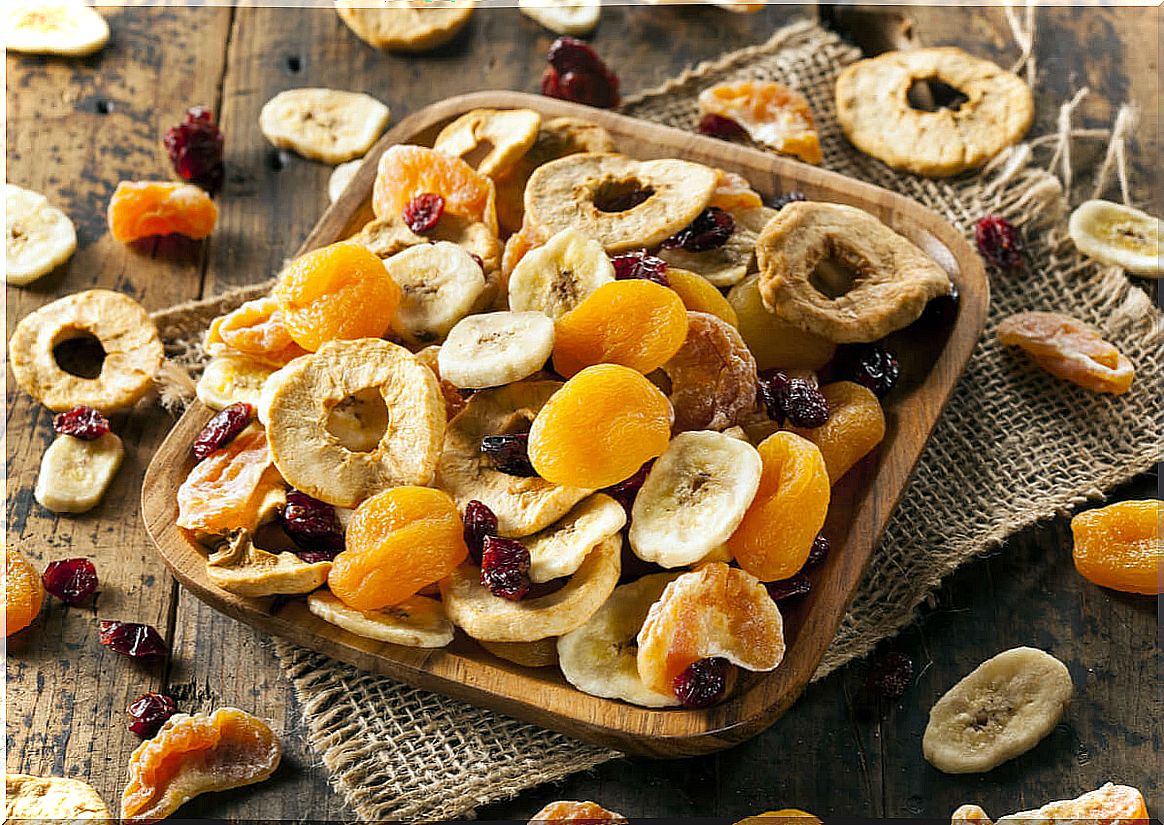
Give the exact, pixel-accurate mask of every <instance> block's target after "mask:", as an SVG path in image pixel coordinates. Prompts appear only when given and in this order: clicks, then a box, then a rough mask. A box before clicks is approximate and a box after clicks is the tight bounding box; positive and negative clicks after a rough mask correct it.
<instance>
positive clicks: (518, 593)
mask: <svg viewBox="0 0 1164 825" xmlns="http://www.w3.org/2000/svg"><path fill="white" fill-rule="evenodd" d="M529 563H530V559H529V550H527V549H525V545H523V544H522V543H521V542H520V541H515V540H513V539H503V538H500V537H499V536H486V537H485V541H484V542H483V543H482V549H481V584H482V585H484V586H485V587H487V588H489V592H490V593H492V594H493V595H494V596H499V597H500V598H502V599H509V600H510V601H511V602H516V601H520V600H521V599H523V598H525V595H526V594H527V593H529V588H530V585H531V582H530V578H529Z"/></svg>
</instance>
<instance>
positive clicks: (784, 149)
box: [699, 80, 823, 163]
mask: <svg viewBox="0 0 1164 825" xmlns="http://www.w3.org/2000/svg"><path fill="white" fill-rule="evenodd" d="M699 108H700V109H701V110H703V111H704V112H706V113H708V114H712V115H719V116H720V117H726V118H728V119H730V120H734V121H735V122H736V123H738V124H740V125H741V126H743V127H744V130H745V131H746V132H747V133H748V135H749V136H750V137H751V138H752V140H754V141H756V142H757V143H763V144H764V145H765V146H770V147H771V148H773V149H775V150H776V151H777V152H780V153H781V154H785V155H795V156H796V157H798V158H800V159H801V160H803V161H805V162H806V163H820V162H821V160H822V159H823V155H822V154H821V151H820V136H819V134H818V133H817V130H816V123H815V121H814V120H813V117H812V109H810V108H809V106H808V100H807V99H806V98H805V97H804V95H802V94H801V93H800V92H797V91H795V90H794V89H790V88H788V87H787V86H782V85H780V84H779V83H773V82H771V81H768V82H764V81H759V80H741V81H737V82H735V83H717V84H716V85H714V86H710V87H708V88H706V89H704V90H703V91H702V92H700V93H699Z"/></svg>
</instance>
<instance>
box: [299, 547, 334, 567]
mask: <svg viewBox="0 0 1164 825" xmlns="http://www.w3.org/2000/svg"><path fill="white" fill-rule="evenodd" d="M342 549H343V548H342V547H341V548H340V550H342ZM295 555H296V556H298V557H299V560H300V561H304V562H307V563H308V564H319V563H320V562H324V561H333V560H334V559H335V557H336V556H338V555H339V550H296V551H295Z"/></svg>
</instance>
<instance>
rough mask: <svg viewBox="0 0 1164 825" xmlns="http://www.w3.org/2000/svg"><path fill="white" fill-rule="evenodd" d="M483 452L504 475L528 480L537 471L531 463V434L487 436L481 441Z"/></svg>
mask: <svg viewBox="0 0 1164 825" xmlns="http://www.w3.org/2000/svg"><path fill="white" fill-rule="evenodd" d="M481 452H482V453H483V454H484V455H485V456H486V457H487V458H488V459H489V460H490V461H492V462H493V466H494V467H495V468H496V469H497V470H498V471H499V472H502V473H505V474H506V475H511V476H522V477H525V478H528V477H530V476H536V475H537V474H538V473H537V470H535V469H534V468H533V465H532V464H530V463H529V434H528V433H513V434H511V435H487V436H485V437H484V438H482V439H481Z"/></svg>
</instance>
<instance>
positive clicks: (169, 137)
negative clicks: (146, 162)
mask: <svg viewBox="0 0 1164 825" xmlns="http://www.w3.org/2000/svg"><path fill="white" fill-rule="evenodd" d="M162 142H163V143H164V144H165V147H166V153H167V154H168V155H169V156H170V162H171V163H173V165H174V171H175V172H177V173H178V177H180V178H182V180H188V181H190V182H191V183H193V184H195V185H196V186H201V187H202V188H203V189H205V190H206V191H208V192H210V193H211V194H213V193H215V192H217V191H218V190H219V189H221V188H222V183H223V181H224V180H225V179H226V170H225V167H224V166H223V163H222V147H223V138H222V132H221V131H220V130H219V128H218V126H217V125H216V124H215V123H214V115H213V114H211V112H210V110H209V109H207V108H206V107H204V106H194V107H192V108H191V109H188V110H187V111H186V117H185V119H184V120H183V121H182V122H181V123H179V124H178V125H177V126H174V127H173V128H171V129H169V130H167V131H166V135H165V138H164V139H163V141H162Z"/></svg>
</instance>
